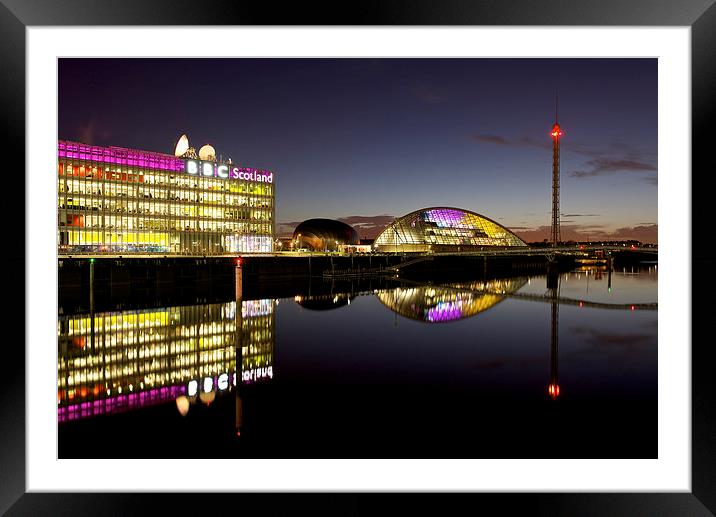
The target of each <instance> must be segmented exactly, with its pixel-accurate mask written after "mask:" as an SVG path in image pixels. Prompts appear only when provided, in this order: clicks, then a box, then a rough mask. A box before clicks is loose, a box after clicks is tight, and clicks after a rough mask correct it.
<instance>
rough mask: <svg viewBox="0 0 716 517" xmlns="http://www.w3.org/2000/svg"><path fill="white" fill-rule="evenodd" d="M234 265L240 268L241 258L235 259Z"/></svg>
mask: <svg viewBox="0 0 716 517" xmlns="http://www.w3.org/2000/svg"><path fill="white" fill-rule="evenodd" d="M236 265H237V266H238V267H241V257H237V258H236Z"/></svg>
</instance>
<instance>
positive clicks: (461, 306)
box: [376, 278, 527, 323]
mask: <svg viewBox="0 0 716 517" xmlns="http://www.w3.org/2000/svg"><path fill="white" fill-rule="evenodd" d="M526 283H527V279H526V278H506V279H499V280H487V281H476V282H462V283H453V284H447V285H440V286H432V285H427V286H416V287H399V288H396V289H390V290H384V291H378V292H377V293H376V296H377V297H378V299H379V300H380V301H381V303H383V305H385V306H386V307H388V308H389V309H390V310H392V311H394V312H396V313H398V314H400V315H401V316H405V317H406V318H410V319H413V320H418V321H424V322H427V323H442V322H448V321H455V320H460V319H463V318H469V317H470V316H474V315H475V314H478V313H480V312H483V311H486V310H487V309H489V308H490V307H492V306H494V305H495V304H497V303H499V302H501V301H502V300H504V299H505V295H506V294H510V293H514V292H515V291H517V290H518V289H520V288H521V287H522V286H523V285H525V284H526Z"/></svg>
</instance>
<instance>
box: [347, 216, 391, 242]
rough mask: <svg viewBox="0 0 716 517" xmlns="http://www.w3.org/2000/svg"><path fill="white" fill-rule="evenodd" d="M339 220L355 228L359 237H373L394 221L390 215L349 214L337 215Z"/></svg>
mask: <svg viewBox="0 0 716 517" xmlns="http://www.w3.org/2000/svg"><path fill="white" fill-rule="evenodd" d="M338 220H339V221H341V222H344V223H346V224H350V225H351V226H352V227H353V228H355V229H356V231H357V232H358V235H360V238H361V239H374V238H376V237H377V236H378V234H379V233H380V232H381V231H383V228H385V227H386V226H388V225H389V224H390V223H392V222H393V221H395V217H394V216H392V215H387V214H383V215H349V216H347V217H339V218H338Z"/></svg>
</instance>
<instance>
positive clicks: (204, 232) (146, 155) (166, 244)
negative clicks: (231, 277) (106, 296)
mask: <svg viewBox="0 0 716 517" xmlns="http://www.w3.org/2000/svg"><path fill="white" fill-rule="evenodd" d="M57 177H58V180H57V208H58V211H57V215H58V252H59V254H60V255H76V254H118V253H119V254H132V253H140V254H147V253H149V254H153V253H161V254H165V255H169V254H172V255H224V254H235V253H257V252H271V251H273V240H274V215H275V205H274V200H275V182H274V174H273V172H271V171H264V170H259V169H249V168H239V167H235V166H233V165H231V164H221V163H214V162H201V161H197V160H186V159H183V158H177V157H175V156H173V155H168V154H161V153H154V152H148V151H137V150H133V149H124V148H119V147H98V146H90V145H85V144H80V143H74V142H65V141H59V142H58V164H57Z"/></svg>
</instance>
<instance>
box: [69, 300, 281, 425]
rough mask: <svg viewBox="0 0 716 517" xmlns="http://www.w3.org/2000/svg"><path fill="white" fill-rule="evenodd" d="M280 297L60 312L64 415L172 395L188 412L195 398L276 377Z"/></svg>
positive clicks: (205, 399)
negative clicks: (68, 313)
mask: <svg viewBox="0 0 716 517" xmlns="http://www.w3.org/2000/svg"><path fill="white" fill-rule="evenodd" d="M276 303H277V302H276V301H275V300H271V299H264V300H246V301H239V302H235V301H232V302H228V303H215V304H202V305H192V306H181V307H168V308H161V309H148V310H127V311H113V312H102V313H94V314H81V315H71V316H60V317H59V318H58V346H59V351H58V367H57V374H58V381H57V387H58V390H57V396H58V420H59V422H60V423H62V422H66V421H71V420H76V419H82V418H88V417H92V416H96V415H104V414H113V413H119V412H124V411H128V410H133V409H137V408H140V407H144V406H149V405H154V404H160V403H164V402H169V401H172V400H175V401H176V404H177V409H178V410H179V412H180V413H182V414H184V415H185V414H186V413H187V412H188V411H189V408H190V406H191V404H192V403H205V404H211V402H212V401H213V400H214V398H215V397H216V395H217V393H221V392H229V391H234V388H235V387H236V386H237V383H239V384H241V383H252V382H257V381H263V380H268V379H271V378H273V374H274V372H273V361H274V342H275V336H274V327H275V314H274V310H275V306H276ZM237 306H240V307H241V309H240V310H238V311H237ZM239 344H240V346H238V345H239ZM237 363H239V364H240V365H241V368H240V370H239V371H237V367H236V365H237ZM237 375H238V378H237ZM239 404H240V402H238V401H237V409H238V406H239ZM237 418H240V416H238V415H237Z"/></svg>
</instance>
